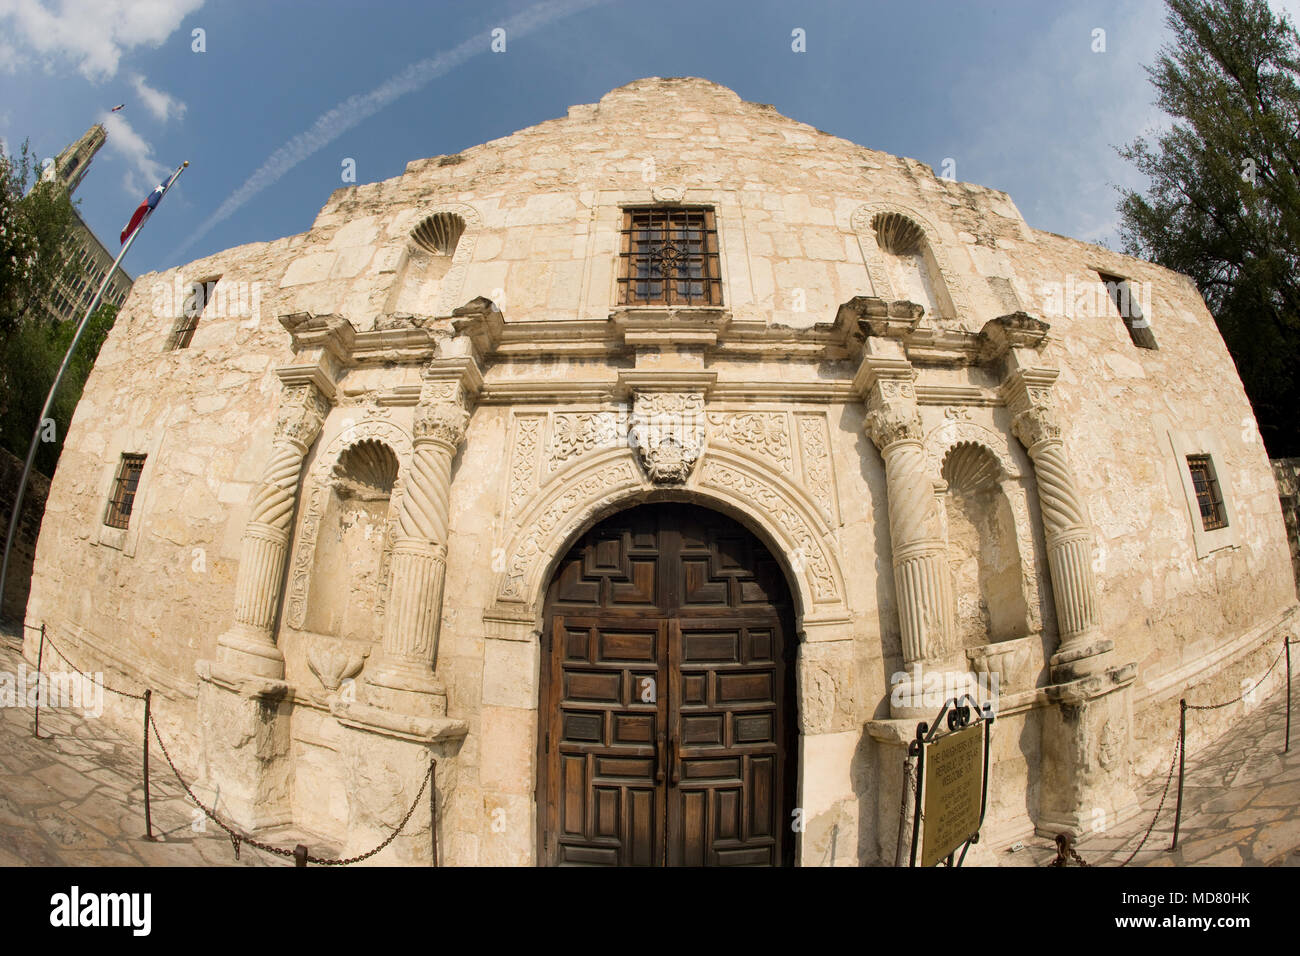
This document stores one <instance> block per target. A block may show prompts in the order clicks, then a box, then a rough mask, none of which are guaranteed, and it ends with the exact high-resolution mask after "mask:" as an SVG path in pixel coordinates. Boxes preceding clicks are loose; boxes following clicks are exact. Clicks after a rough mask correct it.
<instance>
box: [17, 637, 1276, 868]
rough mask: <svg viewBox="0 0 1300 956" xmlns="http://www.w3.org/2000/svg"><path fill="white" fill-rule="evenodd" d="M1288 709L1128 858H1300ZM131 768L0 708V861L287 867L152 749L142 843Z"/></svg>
mask: <svg viewBox="0 0 1300 956" xmlns="http://www.w3.org/2000/svg"><path fill="white" fill-rule="evenodd" d="M15 638H16V634H15V633H14V632H13V631H10V632H8V633H0V673H5V672H7V673H9V674H14V673H16V672H17V670H18V667H19V664H20V662H21V660H22V658H21V655H20V654H19V652H18V650H17V648H16V646H15V644H14V643H13V641H14V639H15ZM1285 706H1286V700H1285V692H1283V693H1279V694H1275V695H1274V696H1273V697H1272V698H1270V699H1269V700H1268V701H1266V702H1265V703H1264V704H1262V705H1261V706H1259V707H1257V708H1256V709H1255V710H1254V712H1253V713H1251V714H1249V715H1248V716H1247V717H1246V718H1245V719H1244V720H1242V721H1241V722H1240V723H1238V724H1237V725H1236V726H1235V727H1234V728H1233V729H1232V730H1231V731H1230V732H1229V733H1228V734H1227V735H1225V736H1224V737H1221V738H1220V739H1219V740H1217V741H1216V742H1215V743H1213V744H1211V745H1210V746H1208V747H1204V748H1202V749H1201V750H1200V751H1199V752H1197V751H1189V753H1188V756H1187V785H1186V788H1185V791H1184V801H1183V819H1182V824H1181V827H1180V830H1179V846H1178V849H1177V850H1176V851H1174V852H1172V853H1171V852H1169V850H1168V847H1169V845H1170V841H1171V838H1172V834H1173V817H1174V800H1175V788H1176V786H1177V780H1176V779H1175V781H1174V785H1173V786H1171V787H1170V791H1169V795H1168V797H1167V798H1166V800H1165V806H1164V809H1163V810H1162V812H1161V814H1160V819H1159V821H1158V822H1157V824H1156V826H1155V828H1154V829H1153V830H1152V832H1151V836H1150V837H1149V838H1148V840H1147V842H1146V845H1145V847H1144V848H1143V849H1142V850H1141V851H1140V852H1139V853H1138V854H1137V856H1136V857H1135V858H1134V860H1133V862H1132V863H1131V864H1129V865H1130V866H1188V865H1191V866H1242V865H1248V866H1300V720H1297V721H1296V723H1297V725H1298V726H1297V728H1296V730H1295V731H1294V732H1293V735H1292V747H1291V752H1290V753H1289V754H1285V755H1284V754H1283V753H1282V744H1283V730H1282V728H1283V714H1284V712H1285ZM1170 757H1172V750H1171V753H1170ZM141 763H142V759H141V747H140V742H139V741H138V740H137V739H136V738H135V737H134V736H132V737H127V736H125V735H123V734H122V733H120V732H119V731H117V730H115V729H114V728H112V727H110V726H109V725H108V724H107V722H106V721H102V720H98V721H97V720H86V719H85V718H84V717H83V716H82V715H81V714H80V713H79V712H78V711H76V710H68V709H64V710H57V711H50V710H45V709H42V711H41V739H39V740H37V739H34V738H33V737H32V711H31V710H30V709H29V708H27V707H21V706H20V707H0V866H23V865H41V866H48V865H70V866H159V865H164V866H287V865H292V860H286V859H284V858H281V857H277V856H273V855H271V854H267V853H263V852H261V851H258V850H256V849H254V848H252V847H247V846H245V847H244V848H242V850H241V853H240V859H239V860H236V859H235V855H234V852H233V848H232V846H231V842H230V840H229V838H228V837H227V836H226V835H225V834H224V833H223V832H221V831H220V830H219V829H217V828H216V827H215V826H213V825H212V824H211V823H209V822H207V821H206V820H204V821H202V823H201V825H200V826H201V828H200V829H198V830H196V829H194V826H195V823H196V818H195V815H194V807H193V804H191V803H190V802H189V800H188V798H187V797H186V796H185V794H184V792H183V791H182V790H181V788H180V787H179V785H178V784H177V783H176V780H175V777H173V776H172V773H171V770H170V768H169V767H167V765H166V764H165V763H164V762H163V761H162V760H161V757H158V758H157V764H156V765H155V767H154V772H153V773H152V775H151V782H150V793H151V801H152V806H151V809H152V817H153V826H154V832H155V834H156V835H157V837H158V839H157V840H156V841H154V842H150V841H148V840H146V839H144V831H145V820H144V794H143V789H142V787H141V785H140V782H141V779H142V774H141ZM1164 785H1165V772H1164V771H1162V772H1161V773H1160V774H1158V775H1157V777H1155V778H1152V779H1149V780H1148V781H1147V782H1146V785H1145V787H1144V788H1143V794H1144V797H1143V801H1142V805H1143V812H1142V813H1141V814H1140V815H1139V816H1138V817H1137V818H1135V819H1133V820H1131V821H1129V822H1128V823H1127V824H1125V825H1124V826H1123V827H1120V828H1117V829H1116V831H1114V832H1109V833H1106V834H1096V835H1092V836H1089V837H1087V838H1085V839H1084V840H1081V841H1080V843H1079V844H1078V847H1077V849H1078V853H1079V855H1080V856H1081V857H1082V858H1083V859H1084V860H1085V861H1086V862H1087V863H1088V864H1089V865H1092V866H1116V865H1118V864H1119V863H1120V862H1121V861H1122V860H1124V859H1126V858H1127V857H1128V856H1129V855H1130V853H1132V850H1133V848H1134V847H1135V846H1137V844H1138V841H1139V840H1140V839H1141V837H1142V834H1143V833H1145V832H1146V829H1147V827H1148V825H1149V824H1150V823H1151V817H1152V814H1153V813H1154V812H1155V808H1156V805H1157V804H1158V803H1159V800H1160V793H1161V790H1162V789H1163V788H1164ZM259 839H263V840H264V841H265V842H268V843H273V844H275V845H277V846H285V847H289V848H291V847H293V846H294V845H296V844H297V843H299V842H304V843H308V844H309V845H310V846H311V848H312V853H313V854H316V855H322V856H323V855H326V854H327V853H328V852H329V850H328V849H326V848H324V847H322V846H321V844H320V843H319V841H318V838H311V837H309V836H307V835H304V834H302V833H299V832H294V831H290V830H283V831H280V832H277V833H272V834H259ZM313 841H315V842H313ZM995 856H996V859H997V860H998V862H999V863H1000V864H1002V865H1007V866H1045V865H1047V864H1048V863H1050V862H1051V861H1052V860H1053V859H1054V858H1055V857H1056V850H1055V846H1054V844H1053V843H1052V841H1051V840H1048V839H1045V838H1034V839H1032V840H1029V841H1026V842H1025V843H1024V845H1023V846H1020V847H1018V848H1016V849H1015V850H1009V849H1005V848H1003V849H1000V850H998V851H997V853H996V854H995Z"/></svg>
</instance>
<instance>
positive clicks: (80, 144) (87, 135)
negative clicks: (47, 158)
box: [41, 123, 108, 196]
mask: <svg viewBox="0 0 1300 956" xmlns="http://www.w3.org/2000/svg"><path fill="white" fill-rule="evenodd" d="M107 140H108V133H107V132H106V131H105V130H104V126H103V124H101V123H96V124H95V125H94V126H92V127H90V129H88V130H86V131H85V132H84V133H82V134H81V137H80V138H79V139H78V140H77V141H76V142H74V143H69V144H68V145H67V146H65V147H64V149H63V151H62V152H61V153H59V155H58V156H56V157H55V158H54V164H53V165H52V166H50V167H48V168H47V169H46V170H45V171H44V172H43V173H42V174H41V179H42V180H44V181H45V182H59V183H62V184H63V188H64V189H66V190H67V191H68V195H69V196H71V195H72V194H73V193H74V192H75V191H76V189H77V187H78V186H80V185H81V180H82V178H83V177H84V176H85V175H86V170H88V169H89V168H90V161H91V160H93V159H94V158H95V154H96V153H98V152H99V150H100V148H101V147H103V145H104V143H105V142H106V141H107Z"/></svg>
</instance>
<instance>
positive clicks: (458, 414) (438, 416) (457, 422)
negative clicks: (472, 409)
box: [414, 402, 469, 448]
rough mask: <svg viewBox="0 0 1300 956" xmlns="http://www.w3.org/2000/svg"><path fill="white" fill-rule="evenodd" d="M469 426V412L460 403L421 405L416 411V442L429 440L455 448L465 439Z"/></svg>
mask: <svg viewBox="0 0 1300 956" xmlns="http://www.w3.org/2000/svg"><path fill="white" fill-rule="evenodd" d="M468 424H469V412H467V411H465V408H464V406H462V405H460V404H458V403H453V402H438V403H437V404H432V405H425V404H420V405H419V406H417V407H416V409H415V422H414V432H415V440H416V441H417V442H418V441H421V440H423V439H429V440H432V441H437V442H441V443H442V444H444V445H449V446H451V447H452V448H455V447H457V446H458V445H460V442H461V439H463V438H464V437H465V426H466V425H468Z"/></svg>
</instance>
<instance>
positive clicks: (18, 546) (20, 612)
mask: <svg viewBox="0 0 1300 956" xmlns="http://www.w3.org/2000/svg"><path fill="white" fill-rule="evenodd" d="M22 474H23V463H22V460H21V459H19V458H15V457H14V456H13V455H11V454H10V453H9V452H8V451H6V450H5V449H3V448H0V526H2V527H3V528H4V531H3V532H0V534H7V533H8V531H9V518H10V515H12V514H13V508H14V498H15V496H16V495H17V494H18V482H19V481H20V480H21V479H22ZM49 492H50V479H48V478H46V477H45V476H44V475H42V474H41V473H40V472H39V471H35V470H33V471H32V473H31V474H30V475H29V476H28V478H27V490H26V491H25V492H24V493H23V513H22V519H21V523H20V524H19V525H18V531H17V533H16V534H15V535H14V544H13V550H12V552H11V553H10V556H9V577H8V578H7V579H6V580H5V584H4V606H3V608H0V613H3V616H4V617H5V618H6V619H7V620H10V621H23V620H24V619H25V617H24V616H25V614H26V612H27V595H28V591H29V590H30V587H31V578H32V562H33V561H34V560H35V558H36V539H37V537H38V536H39V535H40V533H41V516H42V515H43V514H44V513H45V499H46V496H47V495H48V494H49Z"/></svg>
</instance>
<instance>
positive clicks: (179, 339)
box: [167, 276, 221, 352]
mask: <svg viewBox="0 0 1300 956" xmlns="http://www.w3.org/2000/svg"><path fill="white" fill-rule="evenodd" d="M220 281H221V277H220V276H217V277H216V278H214V279H207V280H205V281H203V282H193V283H190V285H189V286H188V287H187V289H186V293H185V298H184V300H183V301H182V302H181V317H180V318H179V319H177V320H176V325H175V326H174V327H173V328H172V334H171V337H170V338H168V339H167V351H168V352H174V351H176V350H177V349H187V348H189V347H190V342H191V341H192V340H193V339H194V331H195V329H197V328H198V327H199V317H200V316H201V315H203V310H204V309H205V308H207V305H208V303H209V302H211V301H212V297H213V295H214V294H215V293H216V288H217V283H218V282H220Z"/></svg>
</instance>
